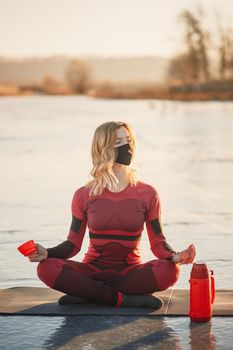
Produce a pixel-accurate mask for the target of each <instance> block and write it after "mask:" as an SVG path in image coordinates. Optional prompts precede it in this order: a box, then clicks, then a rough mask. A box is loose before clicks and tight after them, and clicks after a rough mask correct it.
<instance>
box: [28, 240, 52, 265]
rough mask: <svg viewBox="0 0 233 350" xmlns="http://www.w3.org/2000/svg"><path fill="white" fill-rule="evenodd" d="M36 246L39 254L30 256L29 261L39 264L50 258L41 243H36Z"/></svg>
mask: <svg viewBox="0 0 233 350" xmlns="http://www.w3.org/2000/svg"><path fill="white" fill-rule="evenodd" d="M35 245H36V248H37V252H35V253H32V254H30V255H28V259H29V260H30V261H31V262H39V261H42V260H45V259H47V257H48V252H47V250H46V249H45V248H44V247H43V246H42V245H40V244H39V243H35Z"/></svg>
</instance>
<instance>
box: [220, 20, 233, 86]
mask: <svg viewBox="0 0 233 350" xmlns="http://www.w3.org/2000/svg"><path fill="white" fill-rule="evenodd" d="M217 19H218V36H219V47H218V54H219V75H220V78H221V79H225V78H226V77H227V76H229V77H230V78H232V77H233V32H232V30H231V29H230V28H228V29H225V28H224V27H223V25H222V22H221V20H220V18H219V16H218V15H217Z"/></svg>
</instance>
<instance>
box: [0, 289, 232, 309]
mask: <svg viewBox="0 0 233 350" xmlns="http://www.w3.org/2000/svg"><path fill="white" fill-rule="evenodd" d="M62 295H64V293H61V292H58V291H55V290H53V289H50V288H43V287H13V288H8V289H0V314H2V315H14V316H15V315H32V316H33V315H37V316H38V315H41V316H65V315H145V316H157V315H161V316H188V313H189V290H187V289H167V290H166V291H163V292H156V293H154V295H157V296H159V297H161V298H162V299H163V301H164V306H163V307H162V308H161V309H159V310H155V311H154V310H153V309H149V308H116V307H114V306H109V305H104V304H100V303H96V302H93V303H86V304H78V305H60V304H58V302H57V300H58V299H59V298H60V297H61V296H62ZM213 316H233V290H228V289H219V290H216V298H215V303H214V307H213Z"/></svg>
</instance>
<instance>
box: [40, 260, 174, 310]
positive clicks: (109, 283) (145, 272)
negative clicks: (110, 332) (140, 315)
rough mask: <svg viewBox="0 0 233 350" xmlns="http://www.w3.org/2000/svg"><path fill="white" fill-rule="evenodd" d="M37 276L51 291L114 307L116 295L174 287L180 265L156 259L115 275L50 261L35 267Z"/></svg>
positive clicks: (68, 263) (82, 265)
mask: <svg viewBox="0 0 233 350" xmlns="http://www.w3.org/2000/svg"><path fill="white" fill-rule="evenodd" d="M37 274H38V277H39V278H40V280H41V281H42V282H44V283H45V284H46V285H47V286H48V287H50V288H52V289H55V290H59V291H61V292H63V293H65V294H69V295H73V296H79V297H82V298H87V299H92V300H97V301H100V302H103V303H107V304H111V305H116V304H117V302H118V298H119V292H122V293H125V294H148V293H153V292H156V291H161V290H165V289H167V288H169V287H170V286H172V285H174V284H175V283H176V281H177V279H178V276H179V265H176V264H174V263H171V262H170V261H168V260H165V259H156V260H151V261H149V262H147V263H144V264H138V265H135V266H133V267H132V266H131V267H129V268H127V269H125V270H122V271H121V272H117V271H114V270H105V271H101V270H100V269H99V268H97V267H95V266H94V265H93V264H85V263H82V262H77V261H73V260H63V259H57V258H49V259H45V260H43V261H41V262H40V263H39V264H38V266H37Z"/></svg>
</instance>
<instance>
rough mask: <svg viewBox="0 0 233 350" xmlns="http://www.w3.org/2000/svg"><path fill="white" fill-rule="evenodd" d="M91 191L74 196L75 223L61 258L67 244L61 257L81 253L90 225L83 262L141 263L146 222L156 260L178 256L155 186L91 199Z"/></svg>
mask: <svg viewBox="0 0 233 350" xmlns="http://www.w3.org/2000/svg"><path fill="white" fill-rule="evenodd" d="M89 192H90V188H87V187H85V186H83V187H80V188H79V189H78V190H77V191H76V192H75V194H74V196H73V200H72V206H71V207H72V223H71V227H70V231H69V234H68V237H67V241H66V243H65V242H64V243H63V244H61V245H60V253H59V254H60V256H61V255H62V254H61V252H62V249H63V253H64V247H65V245H66V246H67V243H69V245H70V246H69V247H70V250H69V253H67V254H65V255H64V254H63V255H62V257H64V258H70V257H72V256H74V255H76V254H77V253H78V252H79V251H80V249H81V246H82V242H83V238H84V234H85V231H86V226H88V230H89V237H90V244H89V247H88V251H87V252H86V254H85V257H84V259H83V262H86V263H99V264H103V265H111V266H117V265H131V264H137V263H140V262H141V258H140V252H139V244H140V240H141V235H142V231H143V228H144V223H146V228H147V233H148V237H149V241H150V247H151V250H152V252H153V253H154V255H155V256H156V257H158V258H163V259H167V258H168V259H169V257H171V256H173V255H174V254H176V252H175V251H174V250H173V249H172V248H171V247H170V246H169V244H168V243H167V242H166V238H165V236H164V234H163V230H162V226H161V220H160V215H161V210H160V201H159V196H158V193H157V191H156V190H155V188H154V187H153V186H151V185H149V184H146V183H144V182H142V181H138V182H137V184H136V185H130V184H129V185H128V186H127V187H126V188H125V189H123V190H122V191H120V192H111V191H110V190H108V189H107V188H105V189H104V190H103V192H102V194H101V195H97V196H89ZM62 247H63V248H62ZM48 251H49V257H51V256H58V255H59V254H58V253H56V254H55V252H56V247H55V248H49V249H48ZM58 251H59V249H58V250H57V252H58ZM67 252H68V250H67Z"/></svg>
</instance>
